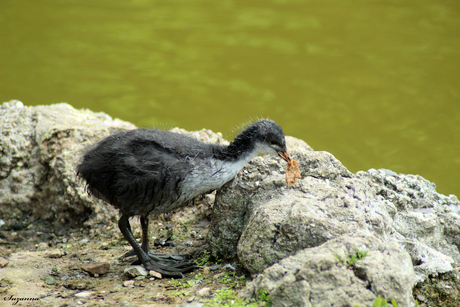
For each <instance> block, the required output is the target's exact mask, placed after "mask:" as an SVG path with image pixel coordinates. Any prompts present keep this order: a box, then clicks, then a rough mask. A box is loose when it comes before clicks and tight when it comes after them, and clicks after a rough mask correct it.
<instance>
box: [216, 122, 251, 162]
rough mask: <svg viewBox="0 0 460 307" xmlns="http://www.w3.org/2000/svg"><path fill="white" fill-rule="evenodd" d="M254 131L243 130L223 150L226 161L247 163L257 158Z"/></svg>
mask: <svg viewBox="0 0 460 307" xmlns="http://www.w3.org/2000/svg"><path fill="white" fill-rule="evenodd" d="M254 133H255V132H254V131H248V130H245V131H243V132H242V133H240V134H239V135H238V136H237V137H235V139H234V140H233V141H232V142H231V143H230V144H229V145H228V146H227V147H226V148H225V150H224V153H225V156H226V160H230V161H240V160H241V161H246V162H248V161H249V160H251V159H252V158H254V157H255V156H257V154H258V152H257V144H256V141H255V139H254V137H253V135H254Z"/></svg>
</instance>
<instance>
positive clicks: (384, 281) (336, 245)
mask: <svg viewBox="0 0 460 307" xmlns="http://www.w3.org/2000/svg"><path fill="white" fill-rule="evenodd" d="M0 124H1V134H0V150H1V152H2V155H1V158H0V221H2V220H8V219H20V218H22V217H24V216H29V217H31V218H34V219H36V220H44V221H50V222H52V223H53V225H54V227H56V228H59V227H69V226H72V227H88V226H92V225H94V224H96V223H99V222H101V221H104V223H112V224H113V227H116V224H115V223H116V217H117V212H116V211H115V210H114V209H113V208H112V207H111V206H109V205H106V204H104V203H103V202H100V201H98V200H95V199H93V198H91V197H88V195H87V193H86V192H85V189H84V185H83V184H82V183H81V182H80V181H79V180H78V179H77V178H76V177H75V165H76V163H77V162H78V160H79V157H80V156H81V154H82V153H83V152H84V150H85V148H87V147H88V146H91V144H93V143H95V142H96V141H97V140H100V139H101V138H103V137H105V136H107V135H109V134H111V133H114V132H116V131H119V130H122V129H133V128H135V127H134V125H132V124H130V123H126V122H123V121H120V120H113V119H112V118H110V117H109V116H108V115H106V114H103V113H93V112H91V111H89V110H75V109H73V108H72V107H71V106H69V105H67V104H56V105H51V106H37V107H24V106H23V105H22V103H21V102H18V101H11V102H8V103H4V104H3V105H2V106H0ZM176 131H177V132H181V133H189V134H190V135H192V136H197V137H199V138H201V139H202V140H205V141H212V142H221V143H224V142H226V141H225V140H223V139H222V137H221V136H220V135H219V134H214V133H212V132H209V131H206V130H203V131H201V132H200V133H190V132H186V131H182V130H179V129H176ZM286 139H287V144H288V150H289V152H290V154H291V156H292V157H293V158H294V159H295V160H297V161H298V162H299V164H300V170H301V175H302V177H301V178H300V179H299V180H298V181H297V184H296V185H295V186H292V185H291V186H290V187H288V186H287V185H286V182H285V177H284V176H285V168H286V165H285V162H284V161H282V160H281V159H279V158H277V157H275V156H265V157H257V158H255V159H253V160H251V161H250V163H249V164H248V165H247V166H246V167H245V168H244V169H243V170H242V171H241V172H240V173H239V174H238V176H237V177H236V178H235V179H234V180H233V181H232V182H230V183H228V184H227V185H226V186H224V187H223V188H222V189H221V190H220V191H218V193H217V194H216V196H215V202H214V206H213V211H212V214H211V225H210V226H209V232H208V235H207V242H208V244H209V250H210V252H211V253H212V254H213V255H214V256H217V257H221V258H225V259H238V260H239V262H240V263H241V264H242V266H243V267H244V268H245V269H246V270H247V271H248V272H249V273H250V274H251V276H252V278H253V279H252V281H251V282H249V283H248V284H247V286H246V287H245V289H244V290H243V291H241V294H242V295H244V296H245V297H248V298H250V297H257V296H259V294H260V293H262V292H261V290H262V291H263V293H268V294H269V296H270V300H271V302H272V303H273V305H274V306H356V305H357V306H371V305H372V304H373V302H375V300H376V299H377V297H378V296H380V297H381V298H384V299H387V300H388V301H390V300H394V301H395V302H396V303H397V304H398V306H414V305H415V304H416V302H415V301H416V300H417V301H418V303H419V306H435V305H437V304H443V306H456V302H458V301H459V300H460V282H459V271H458V270H459V268H458V263H460V213H459V212H460V203H459V201H458V199H457V198H456V197H455V196H454V195H449V196H445V195H441V194H439V193H437V192H436V189H435V185H434V184H433V183H431V182H429V181H427V180H425V179H424V178H422V177H420V176H417V175H404V174H396V173H394V172H392V171H390V170H384V169H381V170H375V169H370V170H368V171H366V172H363V171H360V172H358V173H356V174H353V173H351V172H349V171H348V170H347V169H346V168H345V167H344V166H343V165H342V163H340V161H338V160H337V159H335V157H334V156H333V155H331V154H330V153H327V152H319V151H314V150H312V149H311V148H310V147H309V146H308V145H307V144H306V143H305V142H303V141H301V140H298V139H295V138H292V137H287V138H286ZM0 227H1V226H0ZM0 256H2V255H0ZM6 256H7V255H5V258H8V257H6ZM0 270H1V269H0Z"/></svg>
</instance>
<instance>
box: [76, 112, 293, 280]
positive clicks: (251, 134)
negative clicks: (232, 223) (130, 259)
mask: <svg viewBox="0 0 460 307" xmlns="http://www.w3.org/2000/svg"><path fill="white" fill-rule="evenodd" d="M263 153H277V154H278V155H279V156H280V157H281V158H283V159H284V160H285V161H288V159H289V158H288V153H287V149H286V143H285V139H284V133H283V129H281V127H280V126H279V125H278V124H277V123H275V122H274V121H272V120H267V119H263V120H260V121H258V122H256V123H254V124H252V125H250V126H249V127H247V128H246V129H245V130H244V131H243V132H241V133H240V134H239V135H238V136H237V137H236V138H235V139H234V140H233V141H232V142H231V143H230V144H229V145H218V144H208V143H204V142H200V141H198V140H196V139H194V138H191V137H188V136H185V135H182V134H177V133H173V132H169V131H162V130H157V129H155V130H152V129H135V130H130V131H124V132H120V133H117V134H114V135H111V136H109V137H107V138H106V139H104V140H102V141H100V142H99V143H98V144H97V145H96V146H95V147H94V148H93V149H91V150H89V151H88V152H87V153H86V154H85V155H84V156H83V160H82V162H81V163H80V164H79V165H78V166H77V174H78V176H80V177H81V178H83V179H84V180H85V181H86V186H87V190H88V193H90V194H92V195H93V196H95V197H98V198H100V199H102V200H104V201H106V202H108V203H110V204H111V205H113V206H115V207H116V208H118V209H119V210H120V212H121V218H120V220H119V221H118V226H119V228H120V231H121V232H122V233H123V236H124V237H125V238H126V240H127V241H128V242H129V244H131V246H132V247H133V249H134V252H135V254H136V255H137V257H138V260H139V261H140V262H141V263H142V264H143V265H144V267H145V268H146V269H147V270H154V271H157V272H160V273H162V274H163V275H164V276H166V277H174V278H178V277H183V275H182V273H186V272H190V271H192V270H194V269H196V268H197V267H196V266H195V265H193V264H191V263H188V262H185V263H184V262H182V263H180V262H177V260H178V259H180V258H177V257H174V256H173V257H169V258H168V257H165V256H162V255H155V254H152V253H149V242H148V215H149V214H160V213H165V212H171V211H172V210H173V209H175V208H178V207H180V206H183V205H186V204H187V203H189V202H190V201H191V200H193V199H194V198H195V197H197V196H198V195H201V194H203V193H206V192H209V191H211V190H214V189H219V188H220V187H222V186H223V185H224V184H225V183H227V182H229V181H230V180H232V179H233V178H234V177H235V176H236V174H237V173H238V172H239V171H240V170H241V169H242V168H243V166H244V165H245V164H246V163H247V162H248V161H249V160H250V159H252V158H253V157H255V156H257V155H258V154H263ZM136 215H139V216H140V221H141V226H142V246H139V244H138V243H137V242H136V240H135V239H134V236H133V234H132V232H131V226H130V224H129V220H128V219H129V217H131V216H136Z"/></svg>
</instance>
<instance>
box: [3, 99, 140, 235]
mask: <svg viewBox="0 0 460 307" xmlns="http://www.w3.org/2000/svg"><path fill="white" fill-rule="evenodd" d="M0 127H2V128H1V129H2V133H1V134H0V150H1V154H0V156H1V158H0V218H13V217H15V216H21V214H22V212H30V213H32V214H33V215H34V217H35V218H40V219H46V220H50V221H53V222H54V224H55V225H57V226H61V225H66V227H69V226H75V225H81V224H82V223H83V222H87V223H89V224H91V223H94V222H97V221H103V220H107V219H110V218H114V217H116V216H117V212H116V210H115V209H113V208H112V207H111V206H107V205H105V204H102V201H99V200H96V199H94V198H90V197H89V196H88V195H87V193H86V191H85V188H84V185H83V184H82V183H81V182H80V180H78V178H77V177H76V176H75V166H76V165H77V163H78V161H79V159H80V157H81V155H82V154H83V153H84V151H85V149H86V148H87V147H88V146H91V145H92V144H94V143H95V142H96V141H98V140H100V139H102V138H103V137H105V136H107V135H109V134H112V133H115V132H117V131H120V130H125V129H133V128H135V126H134V125H132V124H130V123H127V122H123V121H121V120H118V119H115V120H113V119H112V118H110V117H109V116H108V115H106V114H104V113H93V112H91V111H89V110H75V109H74V108H72V107H71V106H70V105H68V104H65V103H61V104H55V105H50V106H36V107H26V106H24V105H23V104H22V103H21V102H19V101H11V102H7V103H4V104H3V105H1V106H0Z"/></svg>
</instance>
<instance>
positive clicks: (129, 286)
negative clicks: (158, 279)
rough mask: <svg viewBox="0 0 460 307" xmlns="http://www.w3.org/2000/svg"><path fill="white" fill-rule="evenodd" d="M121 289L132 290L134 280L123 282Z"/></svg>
mask: <svg viewBox="0 0 460 307" xmlns="http://www.w3.org/2000/svg"><path fill="white" fill-rule="evenodd" d="M123 287H128V288H134V280H126V281H124V282H123Z"/></svg>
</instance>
